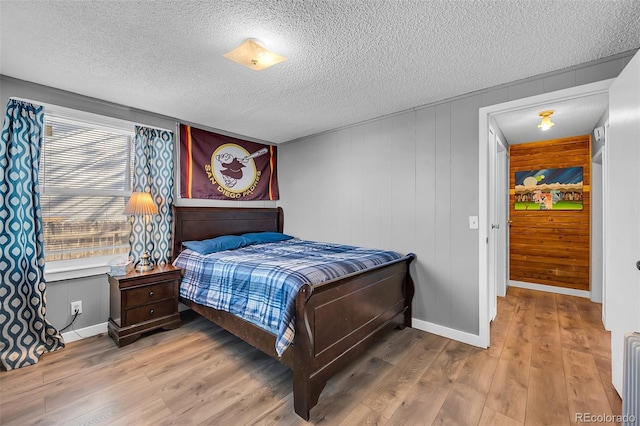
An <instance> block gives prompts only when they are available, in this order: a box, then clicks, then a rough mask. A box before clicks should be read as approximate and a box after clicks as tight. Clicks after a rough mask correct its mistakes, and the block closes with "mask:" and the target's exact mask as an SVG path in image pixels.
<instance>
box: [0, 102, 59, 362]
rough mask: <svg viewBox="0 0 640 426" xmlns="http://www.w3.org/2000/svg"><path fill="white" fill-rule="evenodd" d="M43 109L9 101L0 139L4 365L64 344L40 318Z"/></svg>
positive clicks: (34, 358) (0, 342) (0, 353)
mask: <svg viewBox="0 0 640 426" xmlns="http://www.w3.org/2000/svg"><path fill="white" fill-rule="evenodd" d="M43 124H44V109H43V107H41V106H36V105H32V104H30V103H27V102H22V101H18V100H12V99H11V100H9V102H8V103H7V111H6V114H5V116H4V121H3V124H2V138H1V142H0V144H1V145H0V250H1V252H0V361H1V362H2V367H3V368H5V369H6V370H12V369H14V368H20V367H24V366H26V365H31V364H35V363H36V362H38V359H39V358H40V356H41V355H42V354H43V353H45V352H52V351H56V350H58V349H61V348H64V341H63V339H62V337H61V336H60V333H59V332H58V331H57V330H56V329H55V328H54V327H53V326H52V325H51V324H50V323H49V322H48V321H47V320H46V318H45V313H46V296H45V280H44V235H43V227H42V213H41V211H40V193H39V188H38V170H39V168H40V149H41V147H42V129H43Z"/></svg>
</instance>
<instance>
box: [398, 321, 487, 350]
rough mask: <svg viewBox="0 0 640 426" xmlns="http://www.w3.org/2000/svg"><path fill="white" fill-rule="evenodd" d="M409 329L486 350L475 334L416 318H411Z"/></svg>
mask: <svg viewBox="0 0 640 426" xmlns="http://www.w3.org/2000/svg"><path fill="white" fill-rule="evenodd" d="M411 327H413V328H416V329H418V330H422V331H426V332H427V333H433V334H437V335H438V336H442V337H446V338H447V339H453V340H457V341H459V342H462V343H466V344H469V345H473V346H477V347H479V348H483V349H486V348H487V347H486V346H485V345H483V344H482V342H481V341H480V336H478V335H475V334H470V333H467V332H465V331H460V330H456V329H453V328H449V327H444V326H442V325H438V324H434V323H432V322H427V321H423V320H419V319H416V318H411Z"/></svg>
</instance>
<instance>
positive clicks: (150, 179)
mask: <svg viewBox="0 0 640 426" xmlns="http://www.w3.org/2000/svg"><path fill="white" fill-rule="evenodd" d="M133 190H134V191H142V192H150V193H151V196H152V197H153V200H154V201H155V203H156V205H157V206H158V213H159V214H157V215H154V216H149V217H147V229H146V230H145V231H144V232H148V234H147V247H146V249H147V251H148V252H149V254H150V255H151V259H152V260H153V262H154V264H156V265H164V264H166V263H167V262H168V261H169V256H170V254H171V224H172V222H173V213H172V211H171V205H172V204H173V132H169V131H167V130H159V129H150V128H147V127H140V126H136V139H135V157H134V175H133ZM131 220H132V227H131V237H130V238H129V242H130V244H131V253H130V254H131V256H133V259H139V258H140V255H141V254H142V253H143V252H144V251H145V250H144V249H145V248H144V233H143V230H144V223H145V218H144V217H143V216H131Z"/></svg>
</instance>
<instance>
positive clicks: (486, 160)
mask: <svg viewBox="0 0 640 426" xmlns="http://www.w3.org/2000/svg"><path fill="white" fill-rule="evenodd" d="M612 82H613V79H611V80H604V81H600V82H596V83H591V84H587V85H584V86H579V87H573V88H569V89H565V90H560V91H557V92H551V93H546V94H543V95H537V96H533V97H530V98H526V99H519V100H515V101H510V102H505V103H502V104H497V105H492V106H488V107H484V108H481V109H480V110H479V144H480V149H479V154H480V156H479V157H480V162H479V195H480V197H479V235H478V245H479V250H478V257H479V305H480V306H479V313H480V324H479V337H480V341H481V342H483V343H484V345H485V347H488V346H489V343H490V327H489V324H490V320H491V318H492V313H493V311H492V307H493V306H494V304H495V300H493V298H494V297H495V294H496V293H495V292H493V291H492V290H491V286H490V283H492V284H491V285H493V283H494V282H495V280H496V277H495V268H494V267H492V265H493V264H494V262H495V259H494V258H493V256H494V255H495V253H497V252H498V251H497V250H496V248H495V247H494V246H493V244H495V238H493V237H492V236H491V233H492V228H491V225H492V209H493V206H495V203H496V200H495V199H494V198H493V197H494V196H495V194H494V192H495V191H492V190H491V186H492V182H493V180H492V178H491V177H490V170H491V169H492V163H493V164H495V163H494V162H495V161H496V160H495V159H491V158H490V155H493V154H492V153H493V151H492V150H491V149H490V133H489V127H490V124H491V120H492V118H495V116H497V115H498V114H504V113H514V114H518V113H522V112H523V111H524V110H526V109H528V108H540V107H543V106H546V105H548V104H549V103H550V102H558V101H563V100H571V99H581V98H582V99H584V98H586V97H589V96H593V95H599V94H603V93H608V89H609V86H610V85H611V83H612ZM494 229H495V228H494Z"/></svg>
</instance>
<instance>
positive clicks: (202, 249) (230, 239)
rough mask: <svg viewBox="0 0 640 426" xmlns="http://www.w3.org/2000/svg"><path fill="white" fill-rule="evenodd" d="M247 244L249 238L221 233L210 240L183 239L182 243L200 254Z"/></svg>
mask: <svg viewBox="0 0 640 426" xmlns="http://www.w3.org/2000/svg"><path fill="white" fill-rule="evenodd" d="M249 244H251V243H250V242H249V240H247V239H246V238H243V237H239V236H237V235H223V236H221V237H216V238H212V239H210V240H202V241H184V242H183V243H182V245H183V246H185V247H186V248H188V249H190V250H193V251H195V252H198V253H200V254H211V253H215V252H218V251H223V250H233V249H237V248H241V247H245V246H248V245H249Z"/></svg>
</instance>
